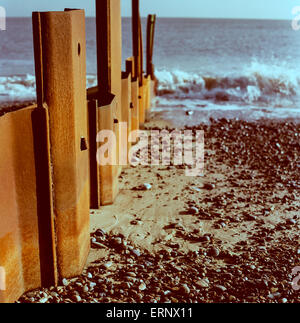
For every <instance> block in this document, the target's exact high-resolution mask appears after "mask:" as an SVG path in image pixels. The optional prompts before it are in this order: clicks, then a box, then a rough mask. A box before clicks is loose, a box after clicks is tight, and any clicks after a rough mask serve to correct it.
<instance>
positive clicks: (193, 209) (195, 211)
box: [188, 206, 199, 215]
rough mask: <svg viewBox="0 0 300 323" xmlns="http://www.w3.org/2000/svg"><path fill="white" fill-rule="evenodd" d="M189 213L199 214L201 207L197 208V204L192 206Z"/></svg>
mask: <svg viewBox="0 0 300 323" xmlns="http://www.w3.org/2000/svg"><path fill="white" fill-rule="evenodd" d="M188 213H190V214H194V215H195V214H198V213H199V209H198V208H196V207H195V206H192V207H191V208H190V209H189V210H188Z"/></svg>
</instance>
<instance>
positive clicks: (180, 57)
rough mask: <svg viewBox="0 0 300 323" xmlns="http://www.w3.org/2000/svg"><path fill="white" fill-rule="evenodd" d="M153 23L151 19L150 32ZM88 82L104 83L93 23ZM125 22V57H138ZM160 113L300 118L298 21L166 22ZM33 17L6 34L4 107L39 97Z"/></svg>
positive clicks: (160, 45) (159, 62) (0, 54)
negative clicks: (251, 112) (256, 112)
mask: <svg viewBox="0 0 300 323" xmlns="http://www.w3.org/2000/svg"><path fill="white" fill-rule="evenodd" d="M145 22H146V21H145V20H143V25H144V30H145ZM86 29H87V73H88V78H87V83H88V84H87V85H88V86H92V85H94V84H95V80H96V75H95V74H96V41H95V19H93V18H88V19H87V28H86ZM131 48H132V45H131V20H130V19H129V18H124V19H123V60H125V59H126V58H127V57H129V56H131V55H132V49H131ZM154 63H155V66H156V75H157V78H158V79H159V91H158V94H159V97H158V102H157V103H158V104H157V105H158V107H159V108H160V109H172V108H173V107H182V108H183V109H215V108H216V107H217V108H218V109H224V110H226V109H253V108H255V109H269V110H270V109H272V110H273V111H278V113H279V111H280V113H281V114H284V113H285V112H286V113H288V112H290V111H292V112H293V113H294V114H296V115H297V114H299V115H300V104H299V103H300V31H299V32H296V31H294V30H293V29H292V27H291V22H290V21H262V20H260V21H257V20H213V19H175V18H174V19H173V18H172V19H171V18H162V19H158V22H157V30H156V38H155V57H154ZM34 83H35V78H34V61H33V46H32V29H31V19H30V18H10V19H8V21H7V31H5V32H4V31H1V32H0V103H3V102H8V101H16V100H31V99H34V98H35V84H34Z"/></svg>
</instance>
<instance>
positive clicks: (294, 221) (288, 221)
mask: <svg viewBox="0 0 300 323" xmlns="http://www.w3.org/2000/svg"><path fill="white" fill-rule="evenodd" d="M286 223H287V224H290V225H295V224H297V221H296V220H294V219H288V220H287V221H286Z"/></svg>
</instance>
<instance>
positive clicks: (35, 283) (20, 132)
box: [0, 106, 56, 303]
mask: <svg viewBox="0 0 300 323" xmlns="http://www.w3.org/2000/svg"><path fill="white" fill-rule="evenodd" d="M36 110H37V109H36V106H32V107H28V108H26V109H22V110H19V111H16V112H10V113H7V114H5V115H4V116H2V117H0V129H1V135H0V145H1V150H0V196H1V203H0V267H1V279H3V278H4V279H5V288H0V303H11V302H15V301H16V300H17V299H18V298H19V297H21V296H22V294H23V293H25V292H26V291H28V290H32V289H35V288H38V287H40V286H42V284H43V283H45V282H46V283H47V285H48V283H53V284H55V282H56V279H55V269H54V264H55V261H54V262H52V261H51V257H52V255H53V254H52V252H53V250H51V247H49V248H47V246H46V245H45V243H44V242H45V239H48V238H49V236H48V233H49V232H48V231H46V236H45V237H41V235H40V234H41V233H42V232H41V227H40V224H41V220H42V219H43V220H44V225H43V227H44V228H45V225H46V226H47V224H48V221H49V220H51V219H49V217H48V216H49V213H48V212H46V213H45V214H40V211H41V208H40V207H41V205H40V204H39V203H41V202H42V200H40V201H38V197H39V195H38V193H39V192H38V189H42V190H44V188H45V186H47V185H48V181H47V180H46V181H45V183H44V186H43V187H42V188H41V187H40V183H41V182H40V180H41V179H42V177H41V176H40V174H38V171H37V170H36V162H37V161H36V160H35V148H36V146H35V139H37V137H35V134H34V129H33V123H32V113H33V112H35V111H36ZM41 121H42V119H41V118H40V125H41V127H42V126H43V124H42V123H41ZM40 129H41V128H40ZM44 130H45V129H44ZM39 136H40V137H39V138H40V139H39V140H41V141H43V139H44V132H40V133H39ZM44 149H47V145H45V146H44ZM42 154H43V151H40V156H42ZM39 161H40V162H43V161H42V160H41V159H40V160H39ZM43 165H44V164H43V163H42V164H41V165H40V167H43ZM44 179H45V178H44ZM48 189H49V187H48ZM41 194H43V192H41ZM44 233H45V231H44ZM48 242H50V243H51V239H49V240H48ZM45 251H48V252H49V253H50V255H49V254H41V252H43V253H44V252H45ZM47 265H48V268H45V266H47ZM42 268H43V270H44V271H43V272H41V269H42ZM47 273H48V274H49V276H48V278H47V279H46V277H45V274H47ZM0 285H1V287H3V285H2V282H0Z"/></svg>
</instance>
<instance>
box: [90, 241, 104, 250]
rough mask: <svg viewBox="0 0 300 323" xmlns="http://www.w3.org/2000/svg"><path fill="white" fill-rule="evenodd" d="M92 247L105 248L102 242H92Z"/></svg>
mask: <svg viewBox="0 0 300 323" xmlns="http://www.w3.org/2000/svg"><path fill="white" fill-rule="evenodd" d="M93 247H95V248H99V249H105V248H107V247H106V246H105V245H104V244H102V243H100V242H93Z"/></svg>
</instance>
